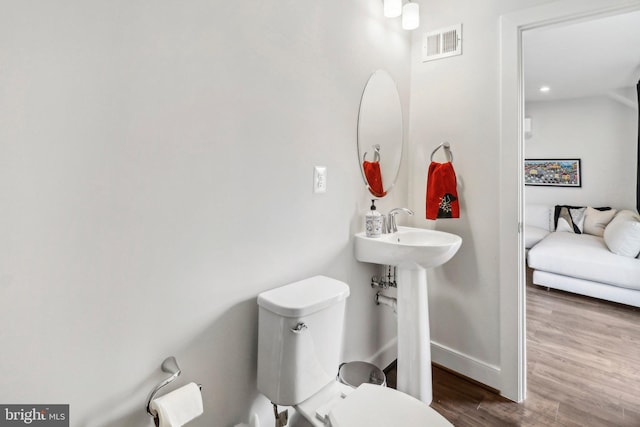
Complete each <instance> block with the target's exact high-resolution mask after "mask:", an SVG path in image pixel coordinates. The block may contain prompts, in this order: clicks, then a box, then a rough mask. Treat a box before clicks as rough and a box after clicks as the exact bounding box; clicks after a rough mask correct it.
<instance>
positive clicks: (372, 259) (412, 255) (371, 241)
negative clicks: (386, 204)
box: [355, 227, 462, 268]
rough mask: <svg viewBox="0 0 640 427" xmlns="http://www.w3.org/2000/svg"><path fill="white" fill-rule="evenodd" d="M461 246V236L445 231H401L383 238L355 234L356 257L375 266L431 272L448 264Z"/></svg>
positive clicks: (413, 229) (412, 229) (400, 229)
mask: <svg viewBox="0 0 640 427" xmlns="http://www.w3.org/2000/svg"><path fill="white" fill-rule="evenodd" d="M461 244H462V238H461V237H460V236H457V235H455V234H451V233H446V232H444V231H436V230H427V229H423V228H413V227H398V231H397V232H395V233H389V234H383V235H382V236H381V237H375V238H374V237H367V236H366V234H365V233H364V232H362V233H358V234H356V241H355V256H356V259H357V260H358V261H362V262H369V263H373V264H382V265H395V266H403V267H409V268H410V267H411V266H413V265H416V264H417V265H419V266H421V267H423V268H431V267H437V266H439V265H442V264H444V263H445V262H447V261H449V260H450V259H451V258H452V257H453V256H454V255H455V254H456V252H457V251H458V249H459V248H460V245H461Z"/></svg>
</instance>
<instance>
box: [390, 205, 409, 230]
mask: <svg viewBox="0 0 640 427" xmlns="http://www.w3.org/2000/svg"><path fill="white" fill-rule="evenodd" d="M400 212H404V213H406V214H409V215H413V211H412V210H411V209H407V208H395V209H391V211H390V212H389V215H387V217H388V218H387V233H395V232H396V231H398V225H397V224H396V215H397V214H399V213H400Z"/></svg>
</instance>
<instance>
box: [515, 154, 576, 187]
mask: <svg viewBox="0 0 640 427" xmlns="http://www.w3.org/2000/svg"><path fill="white" fill-rule="evenodd" d="M524 185H546V186H552V187H582V169H581V168H580V159H525V161H524Z"/></svg>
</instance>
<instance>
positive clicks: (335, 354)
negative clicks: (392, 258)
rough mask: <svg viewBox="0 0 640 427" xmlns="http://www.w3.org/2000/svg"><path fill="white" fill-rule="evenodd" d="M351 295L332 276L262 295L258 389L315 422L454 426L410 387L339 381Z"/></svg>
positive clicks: (355, 426)
mask: <svg viewBox="0 0 640 427" xmlns="http://www.w3.org/2000/svg"><path fill="white" fill-rule="evenodd" d="M348 296H349V286H347V285H346V284H345V283H343V282H340V281H338V280H334V279H331V278H328V277H324V276H315V277H312V278H309V279H305V280H302V281H299V282H295V283H292V284H290V285H286V286H282V287H280V288H276V289H272V290H270V291H266V292H263V293H261V294H260V295H258V305H259V326H258V328H259V331H258V390H260V392H261V393H263V394H264V395H265V396H267V398H269V400H271V402H272V403H273V404H275V405H283V406H294V407H295V408H296V410H297V411H298V412H300V413H301V414H302V415H303V416H304V417H305V418H306V419H307V420H308V421H309V422H310V423H311V424H312V425H314V426H330V427H365V426H366V427H391V426H392V427H403V426H406V427H409V426H411V427H413V426H424V427H429V426H433V427H440V426H442V427H445V426H446V427H451V426H452V424H451V423H449V421H447V420H446V419H445V418H444V417H443V416H442V415H440V414H438V413H437V412H436V411H435V410H433V409H431V408H430V407H429V406H428V405H426V404H425V403H423V402H421V401H419V400H417V399H415V398H413V397H411V396H409V395H407V394H405V393H402V392H399V391H396V390H393V389H390V388H386V387H381V386H378V385H372V384H367V383H365V384H362V385H361V386H359V387H358V388H356V389H353V388H351V387H349V386H347V385H344V384H341V383H340V382H338V381H337V380H336V374H337V372H338V366H339V362H340V353H341V343H342V334H343V324H344V309H345V303H346V299H347V297H348Z"/></svg>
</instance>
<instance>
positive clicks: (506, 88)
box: [500, 0, 640, 402]
mask: <svg viewBox="0 0 640 427" xmlns="http://www.w3.org/2000/svg"><path fill="white" fill-rule="evenodd" d="M634 10H640V1H607V0H594V1H588V2H586V1H585V2H580V3H578V2H574V1H569V0H566V1H558V2H553V3H551V4H545V5H542V6H538V7H534V8H531V9H526V10H523V11H519V12H515V13H513V14H509V15H504V16H502V17H501V22H500V25H501V35H500V39H501V40H500V42H501V52H500V60H501V62H500V71H501V83H500V84H501V97H500V110H501V112H500V116H501V126H500V127H501V135H500V147H501V152H502V157H501V175H502V179H501V182H500V191H501V195H502V198H501V202H500V234H501V243H500V327H501V330H500V341H501V349H500V355H501V361H502V362H501V377H502V388H501V390H502V394H503V395H504V396H505V397H508V398H510V399H512V400H514V401H517V402H521V401H523V400H524V399H525V398H526V342H525V339H526V311H525V309H526V301H525V292H524V291H525V274H526V270H525V267H524V266H525V257H524V238H523V237H524V236H523V235H524V233H523V229H524V179H523V176H524V171H523V163H524V149H523V148H524V146H523V140H524V118H525V116H524V74H523V72H524V70H523V60H522V59H523V56H522V54H523V43H522V40H523V32H525V31H528V30H534V29H536V28H542V27H545V26H559V25H563V24H566V23H569V22H577V21H579V20H583V21H587V20H590V19H594V18H597V17H603V16H606V15H615V14H621V13H625V12H629V11H634ZM514 218H517V221H516V224H517V227H514ZM514 281H516V282H517V284H518V285H517V286H515V287H514V286H513V283H514Z"/></svg>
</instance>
